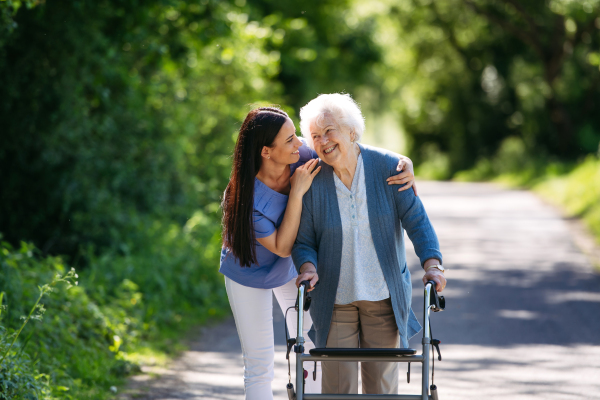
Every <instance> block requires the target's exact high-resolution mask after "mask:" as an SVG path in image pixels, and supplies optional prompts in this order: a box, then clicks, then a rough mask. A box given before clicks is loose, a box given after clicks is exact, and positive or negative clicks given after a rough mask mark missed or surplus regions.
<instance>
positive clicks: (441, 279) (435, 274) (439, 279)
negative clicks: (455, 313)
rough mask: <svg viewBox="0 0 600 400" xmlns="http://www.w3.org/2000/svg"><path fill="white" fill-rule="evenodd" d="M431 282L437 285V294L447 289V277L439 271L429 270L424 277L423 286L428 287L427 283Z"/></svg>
mask: <svg viewBox="0 0 600 400" xmlns="http://www.w3.org/2000/svg"><path fill="white" fill-rule="evenodd" d="M429 281H434V282H435V283H436V285H435V291H436V292H441V291H442V290H444V288H445V287H446V277H445V276H444V273H443V272H442V271H440V270H439V269H436V268H429V270H427V273H426V274H425V275H423V285H427V282H429Z"/></svg>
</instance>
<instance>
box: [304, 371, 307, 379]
mask: <svg viewBox="0 0 600 400" xmlns="http://www.w3.org/2000/svg"><path fill="white" fill-rule="evenodd" d="M306 378H308V371H307V370H304V379H306Z"/></svg>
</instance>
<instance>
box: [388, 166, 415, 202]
mask: <svg viewBox="0 0 600 400" xmlns="http://www.w3.org/2000/svg"><path fill="white" fill-rule="evenodd" d="M396 171H403V172H402V173H400V174H398V175H394V176H390V177H389V178H387V183H388V185H402V184H405V183H406V185H405V186H403V187H401V188H400V189H398V191H399V192H401V191H403V190H406V189H409V188H411V187H412V189H413V192H414V193H415V196H418V194H417V184H416V182H415V171H414V167H413V163H412V160H411V159H410V158H408V157H406V156H400V160H399V161H398V166H397V167H396Z"/></svg>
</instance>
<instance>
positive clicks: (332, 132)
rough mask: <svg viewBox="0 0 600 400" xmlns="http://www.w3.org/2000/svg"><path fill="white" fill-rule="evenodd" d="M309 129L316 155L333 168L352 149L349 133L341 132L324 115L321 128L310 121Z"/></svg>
mask: <svg viewBox="0 0 600 400" xmlns="http://www.w3.org/2000/svg"><path fill="white" fill-rule="evenodd" d="M309 129H310V135H311V138H312V141H313V147H314V149H315V151H316V152H317V155H318V156H319V158H320V159H321V160H323V161H324V162H326V163H327V164H329V165H331V166H333V167H334V168H335V166H336V164H337V163H339V162H340V161H341V160H343V159H345V158H346V156H347V154H348V152H350V151H351V149H352V142H351V140H352V139H351V137H350V132H347V131H346V130H344V131H342V129H341V128H340V126H339V125H338V124H337V123H336V121H335V120H334V118H332V117H331V116H330V115H325V117H324V118H323V120H322V121H321V126H319V125H317V123H316V121H312V122H311V123H310V127H309Z"/></svg>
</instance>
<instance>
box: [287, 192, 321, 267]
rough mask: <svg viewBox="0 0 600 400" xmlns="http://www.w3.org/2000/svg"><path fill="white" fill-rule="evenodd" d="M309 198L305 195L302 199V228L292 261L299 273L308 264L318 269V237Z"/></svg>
mask: <svg viewBox="0 0 600 400" xmlns="http://www.w3.org/2000/svg"><path fill="white" fill-rule="evenodd" d="M309 191H310V190H309ZM307 194H308V193H307ZM307 197H308V196H307V195H304V198H303V199H302V216H301V217H300V228H299V229H298V235H297V236H296V242H295V243H294V247H293V248H292V260H294V265H295V266H296V270H298V273H300V267H301V266H302V264H304V263H306V262H310V263H312V264H313V265H314V266H315V268H317V237H316V233H315V226H314V220H313V217H312V213H311V210H310V208H309V207H308V206H307V202H306V201H305V200H306V198H307Z"/></svg>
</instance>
